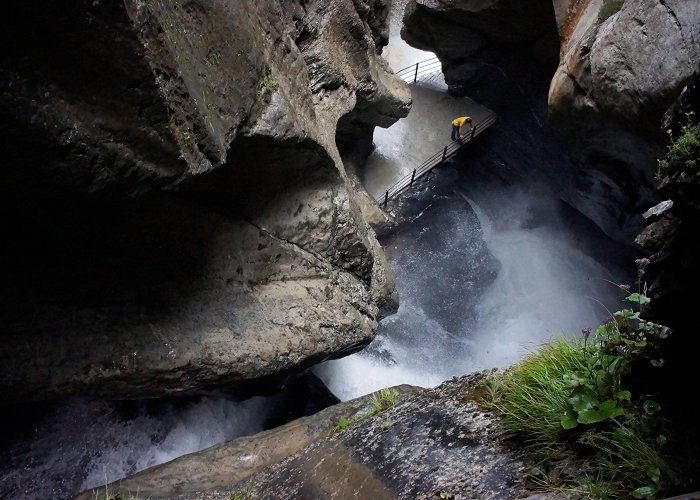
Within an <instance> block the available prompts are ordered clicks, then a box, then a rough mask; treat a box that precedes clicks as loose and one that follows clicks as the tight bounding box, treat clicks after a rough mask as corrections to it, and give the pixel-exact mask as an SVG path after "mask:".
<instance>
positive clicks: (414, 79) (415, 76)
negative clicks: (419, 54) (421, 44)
mask: <svg viewBox="0 0 700 500" xmlns="http://www.w3.org/2000/svg"><path fill="white" fill-rule="evenodd" d="M419 64H420V63H416V73H415V74H414V75H413V83H416V81H418V65H419Z"/></svg>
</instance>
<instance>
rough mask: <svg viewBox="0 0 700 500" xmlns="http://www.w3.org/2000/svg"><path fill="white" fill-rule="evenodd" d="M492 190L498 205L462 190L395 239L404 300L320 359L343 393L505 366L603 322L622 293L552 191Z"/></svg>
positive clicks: (430, 382) (394, 260)
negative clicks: (346, 353) (357, 344)
mask: <svg viewBox="0 0 700 500" xmlns="http://www.w3.org/2000/svg"><path fill="white" fill-rule="evenodd" d="M440 175H442V176H443V177H445V176H449V175H450V172H442V173H441V174H440ZM452 175H453V176H454V173H452ZM444 182H445V183H447V184H451V183H453V182H454V181H453V180H450V179H447V180H444ZM481 194H482V195H483V196H485V197H487V198H488V199H489V201H490V203H489V207H490V209H491V210H490V211H489V212H487V211H485V210H483V209H482V208H481V207H479V205H477V204H476V203H475V202H474V201H472V200H470V199H469V198H468V197H467V196H466V195H465V194H464V193H463V192H460V189H459V188H457V189H453V190H451V192H450V193H449V194H447V195H441V196H439V197H437V199H434V200H433V201H432V202H430V203H428V202H425V204H426V208H425V209H424V210H423V211H422V212H421V213H420V214H418V215H417V216H415V217H413V218H410V219H409V221H408V222H407V223H405V224H404V226H403V227H402V228H401V229H400V230H399V231H398V233H397V234H396V235H394V236H393V237H392V238H390V239H389V241H388V242H386V243H387V244H388V248H387V251H388V252H389V254H390V263H391V266H392V269H393V270H394V272H395V273H396V277H397V283H398V288H399V294H400V296H401V306H400V308H399V311H398V313H397V314H396V315H393V316H390V317H388V318H385V319H384V320H383V321H382V323H381V326H380V330H379V333H378V336H377V339H376V340H375V341H374V342H373V343H372V344H371V345H370V347H369V348H368V349H366V350H364V351H362V352H360V353H358V354H355V355H353V356H350V357H348V358H344V359H341V360H337V361H331V362H328V363H326V364H324V365H323V366H322V367H320V368H319V369H317V373H318V374H319V376H320V377H321V378H322V379H323V380H324V382H325V383H326V384H327V385H328V386H329V388H330V389H331V390H332V391H333V392H334V393H335V394H336V395H337V396H338V397H340V398H341V399H343V400H345V399H351V398H353V397H357V396H360V395H363V394H366V393H368V392H372V391H374V390H377V389H379V388H381V387H385V386H392V385H397V384H401V383H407V384H413V385H419V386H434V385H436V384H438V383H440V382H441V381H443V380H445V379H448V378H450V377H452V376H455V375H461V374H464V373H467V372H470V371H474V370H481V369H485V368H491V367H503V366H505V365H508V364H511V363H513V362H515V361H517V360H518V359H520V358H521V357H522V355H523V354H524V353H525V352H527V351H528V350H531V349H533V348H535V347H536V346H538V345H540V344H541V343H543V342H545V341H547V340H549V339H551V338H554V337H557V336H572V335H577V334H578V332H580V330H581V328H582V327H586V326H591V325H595V324H597V323H598V322H599V321H600V319H601V318H603V317H604V316H605V315H606V310H605V308H604V307H603V306H602V305H601V303H603V304H607V306H608V307H612V305H613V304H614V303H615V302H616V300H617V298H616V295H615V294H614V290H615V287H613V286H611V285H610V283H608V281H614V279H613V278H614V277H613V276H612V275H611V273H610V271H608V270H607V269H606V268H605V267H604V266H603V265H601V264H599V263H598V262H597V261H596V260H595V259H593V258H591V257H590V256H588V255H587V254H586V253H584V252H583V251H582V250H581V248H580V245H579V241H578V240H574V239H572V238H570V237H568V236H567V231H565V230H564V228H563V227H561V225H562V224H564V222H562V221H561V219H560V214H559V213H558V210H557V206H556V204H554V203H553V202H552V200H546V199H542V198H535V197H533V196H531V195H530V194H528V193H527V192H524V191H521V190H518V189H506V190H502V191H500V192H490V193H481ZM421 196H424V197H425V196H429V194H427V193H423V194H422V195H421ZM494 207H495V209H494ZM533 214H537V215H536V217H533Z"/></svg>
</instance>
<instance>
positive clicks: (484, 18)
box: [401, 0, 559, 88]
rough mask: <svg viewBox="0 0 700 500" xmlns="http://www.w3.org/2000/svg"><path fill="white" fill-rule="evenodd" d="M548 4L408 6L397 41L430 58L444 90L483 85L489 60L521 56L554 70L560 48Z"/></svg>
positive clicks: (416, 2)
mask: <svg viewBox="0 0 700 500" xmlns="http://www.w3.org/2000/svg"><path fill="white" fill-rule="evenodd" d="M554 26H555V16H554V10H553V8H552V3H551V0H534V1H530V2H521V1H518V0H410V1H409V2H408V4H407V6H406V10H405V12H404V26H403V28H402V30H401V37H402V38H403V39H404V40H406V42H408V43H409V44H410V45H413V46H414V47H416V48H419V49H423V50H429V51H432V52H435V54H436V55H437V56H438V58H440V60H441V61H442V63H443V71H444V73H445V79H446V80H447V82H448V84H452V85H453V86H454V85H456V84H457V83H459V84H460V85H463V86H467V87H469V88H471V87H474V86H476V85H479V84H480V83H482V84H483V83H485V82H484V79H486V78H488V76H489V74H490V72H491V71H492V70H493V66H492V64H491V63H493V62H494V54H496V53H498V52H502V51H507V52H513V53H518V54H525V55H527V56H529V57H531V58H532V59H534V60H535V61H538V62H539V63H544V64H546V65H553V64H556V60H557V50H558V48H559V45H558V40H557V36H556V31H555V30H554V29H553V28H554Z"/></svg>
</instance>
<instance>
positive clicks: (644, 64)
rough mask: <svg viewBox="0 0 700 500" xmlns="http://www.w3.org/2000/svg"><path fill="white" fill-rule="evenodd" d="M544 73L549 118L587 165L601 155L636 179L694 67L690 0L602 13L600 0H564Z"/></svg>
mask: <svg viewBox="0 0 700 500" xmlns="http://www.w3.org/2000/svg"><path fill="white" fill-rule="evenodd" d="M572 4H573V5H571V6H570V9H569V11H568V17H566V18H564V19H562V21H563V23H562V24H561V25H560V32H561V34H562V47H561V62H560V65H559V68H558V70H557V72H556V74H555V75H554V78H553V79H552V84H551V87H550V93H549V106H550V111H551V119H552V122H553V123H554V124H555V125H556V126H557V128H558V129H559V130H560V131H561V133H563V134H565V135H566V136H567V138H568V139H569V141H570V143H571V144H572V145H574V146H575V147H576V148H578V150H579V151H580V153H581V154H583V155H584V157H585V159H586V161H587V162H588V163H594V161H593V160H594V158H595V157H596V156H601V155H605V156H607V157H609V158H612V159H613V160H616V161H618V162H621V163H623V164H624V166H625V168H626V169H627V170H629V171H631V172H633V173H634V177H635V178H637V179H639V181H638V182H640V181H642V182H643V181H644V179H650V178H651V175H652V174H653V172H654V167H655V163H656V162H655V160H656V158H657V157H659V156H660V154H661V150H660V148H659V147H658V144H659V142H660V138H661V135H662V134H661V132H660V127H661V121H662V116H663V114H664V112H665V111H666V109H667V108H668V107H669V106H670V105H671V104H672V103H673V101H674V100H675V99H676V98H677V97H678V95H679V94H680V91H681V90H682V88H683V86H684V85H685V84H686V83H687V82H688V80H689V79H690V77H691V76H692V75H693V73H694V72H696V71H697V70H698V68H699V65H700V42H699V41H698V40H697V36H696V35H697V33H698V31H699V30H700V6H699V5H698V4H697V2H685V1H682V0H680V1H658V0H635V1H628V2H624V4H623V5H622V6H621V8H620V9H619V12H614V13H612V15H611V16H610V17H609V18H607V19H603V18H602V17H601V15H602V13H603V9H602V8H601V4H600V2H585V1H581V2H572Z"/></svg>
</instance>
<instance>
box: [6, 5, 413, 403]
mask: <svg viewBox="0 0 700 500" xmlns="http://www.w3.org/2000/svg"><path fill="white" fill-rule="evenodd" d="M12 4H13V5H12V12H13V15H12V16H6V17H5V18H4V19H3V21H2V30H1V31H2V35H0V36H1V37H2V46H3V47H4V49H3V52H4V58H3V63H2V64H1V65H0V96H1V99H0V124H2V129H3V131H4V136H5V140H6V144H8V143H9V144H10V147H9V148H7V150H6V151H5V155H4V158H3V159H4V168H3V174H2V175H3V182H2V193H1V194H2V203H3V207H2V217H3V227H4V228H5V230H6V234H5V235H3V241H4V242H5V243H4V244H3V254H4V257H5V259H4V260H3V261H4V262H5V264H6V265H5V266H4V269H3V275H4V276H3V282H4V283H5V286H4V287H3V296H2V318H3V329H2V342H3V349H2V351H1V352H2V354H0V366H1V368H0V388H1V389H2V391H0V392H1V394H2V396H0V398H1V399H2V400H5V401H8V400H18V399H44V398H52V397H62V396H66V395H72V394H92V395H102V396H110V397H143V396H157V395H164V394H174V393H181V392H183V391H192V390H196V389H201V388H210V387H214V386H217V387H220V386H228V387H230V388H233V389H236V390H238V391H241V392H250V391H251V390H253V391H254V392H261V391H264V390H265V389H266V388H269V386H273V385H277V384H279V383H283V379H284V376H285V375H286V374H288V373H290V372H293V371H295V370H299V369H302V368H303V367H305V366H308V365H310V364H311V363H313V362H316V361H319V360H321V359H324V358H327V357H334V356H340V355H343V354H346V353H348V352H352V351H353V350H355V349H358V348H360V347H361V346H363V345H365V344H366V343H367V342H369V341H370V340H371V338H372V336H373V334H374V331H375V329H376V322H377V318H378V316H379V315H380V314H381V311H382V310H391V309H392V308H394V307H396V295H395V289H394V285H393V281H392V277H391V275H390V272H389V271H388V269H387V266H386V263H385V260H384V256H383V253H382V252H381V250H380V248H379V246H378V244H377V242H376V239H375V237H374V235H373V232H372V230H371V229H370V228H369V227H368V226H367V224H366V223H365V222H364V220H363V217H362V215H361V213H360V210H359V209H358V203H357V201H356V200H357V196H358V195H357V193H355V192H354V191H353V190H352V189H351V188H349V183H348V182H347V179H346V176H345V172H344V170H343V166H342V162H341V160H340V156H339V154H338V150H337V148H336V144H335V139H336V124H337V123H338V120H339V119H340V117H341V116H344V115H349V116H351V117H352V116H354V119H355V121H357V122H360V123H362V124H363V125H364V126H366V127H371V126H374V125H382V126H387V125H388V124H391V123H392V122H393V121H395V120H396V119H398V118H399V117H401V116H405V115H406V113H407V112H408V106H409V104H410V96H409V93H408V90H407V88H406V86H405V85H404V84H403V82H401V81H399V80H398V79H396V78H394V77H393V75H391V74H390V73H389V71H388V69H387V66H386V64H385V63H384V62H383V61H382V60H381V58H380V57H379V55H378V50H379V49H380V47H381V45H382V44H383V43H385V42H386V22H387V20H386V14H387V7H386V4H385V2H383V1H367V2H366V1H362V0H354V1H351V0H336V1H333V2H330V3H329V2H321V1H311V2H306V1H299V2H295V1H285V2H276V1H272V0H263V1H255V2H253V1H240V2H219V1H214V0H212V1H205V0H195V1H187V2H185V1H180V0H124V1H123V2H93V1H87V0H82V1H67V0H66V1H59V2H52V3H50V4H46V3H45V2H40V1H30V2H26V1H21V2H20V1H13V2H12ZM360 104H361V105H360ZM261 380H262V381H266V382H267V383H261V382H260V381H261ZM255 381H258V382H255ZM251 383H253V384H254V387H253V386H251Z"/></svg>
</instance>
